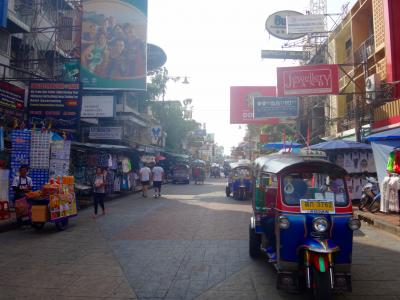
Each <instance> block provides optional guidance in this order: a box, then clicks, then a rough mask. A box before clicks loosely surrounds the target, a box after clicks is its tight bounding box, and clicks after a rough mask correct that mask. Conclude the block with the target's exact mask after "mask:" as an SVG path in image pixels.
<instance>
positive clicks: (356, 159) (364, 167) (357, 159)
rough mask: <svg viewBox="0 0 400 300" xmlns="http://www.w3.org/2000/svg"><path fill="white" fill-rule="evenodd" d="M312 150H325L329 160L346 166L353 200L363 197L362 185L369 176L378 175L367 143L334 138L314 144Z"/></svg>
mask: <svg viewBox="0 0 400 300" xmlns="http://www.w3.org/2000/svg"><path fill="white" fill-rule="evenodd" d="M310 148H311V149H312V150H320V151H324V152H325V153H326V154H327V156H328V159H329V161H331V162H333V163H335V164H337V165H338V166H340V167H342V168H344V169H345V170H346V171H347V172H348V174H349V177H348V179H347V187H348V189H349V193H350V196H351V198H352V199H353V200H359V199H361V195H362V187H363V186H364V185H365V184H366V183H367V179H366V178H367V177H376V167H375V162H374V156H373V154H372V148H371V146H370V145H368V144H365V143H357V142H353V141H346V140H332V141H327V142H322V143H319V144H315V145H312V146H311V147H310Z"/></svg>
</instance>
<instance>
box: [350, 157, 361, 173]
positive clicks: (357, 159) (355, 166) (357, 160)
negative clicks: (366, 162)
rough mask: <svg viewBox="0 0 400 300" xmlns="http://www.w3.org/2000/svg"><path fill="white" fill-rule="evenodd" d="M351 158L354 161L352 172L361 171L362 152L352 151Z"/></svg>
mask: <svg viewBox="0 0 400 300" xmlns="http://www.w3.org/2000/svg"><path fill="white" fill-rule="evenodd" d="M351 160H352V161H353V165H352V173H360V153H358V152H353V153H351Z"/></svg>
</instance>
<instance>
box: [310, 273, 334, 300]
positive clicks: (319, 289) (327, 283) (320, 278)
mask: <svg viewBox="0 0 400 300" xmlns="http://www.w3.org/2000/svg"><path fill="white" fill-rule="evenodd" d="M313 275H314V287H313V288H314V289H313V292H314V299H315V300H331V299H332V289H331V278H330V274H329V271H328V270H327V271H325V272H319V271H318V270H316V269H314V274H313Z"/></svg>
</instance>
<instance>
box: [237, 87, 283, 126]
mask: <svg viewBox="0 0 400 300" xmlns="http://www.w3.org/2000/svg"><path fill="white" fill-rule="evenodd" d="M275 94H276V87H274V86H231V111H230V113H231V120H230V121H231V124H278V123H279V119H278V118H275V119H274V118H270V119H268V120H267V123H265V120H261V119H255V118H254V109H253V103H254V97H260V96H275Z"/></svg>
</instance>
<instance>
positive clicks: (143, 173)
mask: <svg viewBox="0 0 400 300" xmlns="http://www.w3.org/2000/svg"><path fill="white" fill-rule="evenodd" d="M139 175H140V182H141V183H142V196H143V197H144V198H146V197H147V189H148V187H149V185H150V175H151V170H150V168H149V167H148V166H147V165H144V166H143V167H142V168H141V169H140V171H139Z"/></svg>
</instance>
